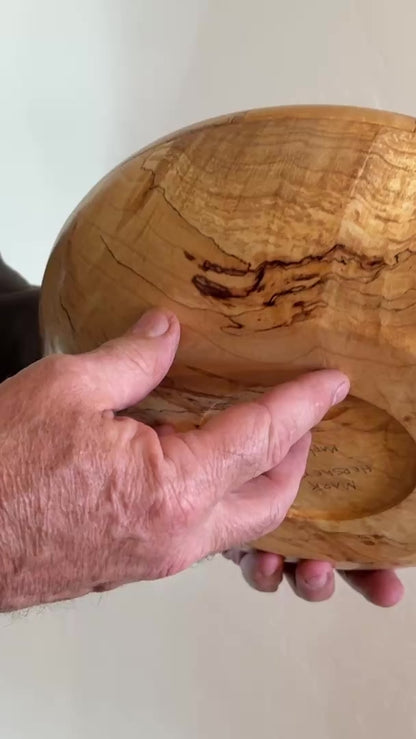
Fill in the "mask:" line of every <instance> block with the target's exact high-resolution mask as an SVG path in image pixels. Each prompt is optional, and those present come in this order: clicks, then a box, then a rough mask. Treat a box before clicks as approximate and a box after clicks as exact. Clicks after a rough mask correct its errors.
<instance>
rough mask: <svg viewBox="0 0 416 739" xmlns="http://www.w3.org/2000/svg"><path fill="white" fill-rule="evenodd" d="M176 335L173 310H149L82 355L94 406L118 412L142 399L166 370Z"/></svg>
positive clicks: (177, 336)
mask: <svg viewBox="0 0 416 739" xmlns="http://www.w3.org/2000/svg"><path fill="white" fill-rule="evenodd" d="M179 336H180V326H179V321H178V319H177V318H176V316H175V315H174V314H173V313H169V312H168V311H162V310H151V311H149V312H147V313H145V314H144V315H143V316H142V317H141V318H140V320H139V321H138V322H137V323H136V324H135V325H134V326H133V327H132V328H131V329H130V330H129V331H128V332H127V333H126V334H125V335H124V336H121V337H120V338H118V339H113V340H111V341H108V342H107V343H105V344H103V345H102V346H100V347H99V348H98V349H95V350H94V351H92V352H89V353H88V354H84V355H82V357H81V358H82V361H83V362H84V363H85V370H86V374H87V378H88V380H90V381H91V385H92V386H93V392H92V395H91V398H92V400H93V402H94V405H96V404H97V402H98V404H99V405H100V406H101V407H102V409H103V410H107V409H111V410H114V411H121V410H124V409H125V408H128V407H129V406H131V405H135V404H136V403H138V402H139V401H141V400H143V398H145V397H146V396H147V395H148V394H149V393H150V392H151V391H152V390H154V388H155V387H157V385H159V383H160V382H161V381H162V380H163V378H164V377H165V375H166V373H167V372H168V371H169V369H170V367H171V364H172V362H173V360H174V358H175V354H176V350H177V348H178V344H179ZM88 385H90V382H88Z"/></svg>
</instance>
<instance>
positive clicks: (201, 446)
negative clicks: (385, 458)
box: [0, 311, 348, 611]
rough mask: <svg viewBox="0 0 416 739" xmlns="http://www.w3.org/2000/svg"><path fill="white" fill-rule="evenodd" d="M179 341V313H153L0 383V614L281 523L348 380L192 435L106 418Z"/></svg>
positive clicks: (285, 389)
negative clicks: (313, 441) (113, 336)
mask: <svg viewBox="0 0 416 739" xmlns="http://www.w3.org/2000/svg"><path fill="white" fill-rule="evenodd" d="M178 341H179V324H178V321H177V319H176V318H175V317H174V316H173V315H171V314H165V313H160V312H156V311H152V312H150V313H149V314H146V315H145V316H144V317H143V318H142V320H141V321H140V322H139V323H138V324H137V325H136V326H135V327H134V328H133V329H132V330H131V331H130V332H128V333H127V334H126V335H125V336H124V337H122V338H120V339H117V340H113V341H110V342H109V343H107V344H105V345H103V346H102V347H100V348H99V349H97V350H96V351H94V352H91V353H89V354H84V355H78V356H64V355H62V356H52V357H48V358H46V359H43V360H41V361H39V362H37V363H36V364H33V365H32V366H30V367H28V368H27V369H25V370H24V371H23V372H21V373H19V374H18V375H16V376H15V377H13V378H11V379H9V380H7V381H6V382H4V383H3V384H1V385H0V417H1V418H2V419H3V427H2V428H1V431H0V440H1V448H2V464H1V469H0V532H1V535H0V610H3V611H4V610H12V609H17V608H22V607H27V606H30V605H33V604H37V603H43V602H47V601H53V600H62V599H67V598H72V597H75V596H79V595H82V594H85V593H88V592H90V591H93V590H105V589H109V588H112V587H116V586H117V585H120V584H123V583H126V582H130V581H137V580H147V579H156V578H161V577H165V576H168V575H172V574H174V573H177V572H179V571H180V570H183V569H185V568H186V567H188V566H189V565H191V564H192V563H194V562H196V561H198V560H199V559H201V558H203V557H204V556H206V555H208V554H210V553H216V552H221V551H223V550H224V549H228V548H231V547H235V546H238V545H239V543H240V542H242V541H250V540H253V539H254V538H257V537H258V536H260V535H263V534H265V533H266V532H268V531H271V530H272V529H274V528H276V527H277V526H278V525H279V523H280V522H281V521H282V520H283V518H284V516H285V514H286V512H287V510H288V509H289V507H290V505H291V504H292V502H293V500H294V498H295V496H296V493H297V490H298V486H299V483H300V480H301V477H302V475H303V473H304V469H305V464H306V458H307V454H308V450H309V443H310V435H309V430H310V429H311V428H312V427H313V426H315V424H317V423H318V422H319V421H320V420H321V418H322V417H323V416H324V415H325V414H326V412H327V411H328V409H329V408H330V406H331V405H333V404H334V403H336V402H339V401H340V400H342V398H343V397H344V396H345V395H346V393H347V390H348V382H347V380H346V378H345V377H344V376H343V375H342V374H341V373H339V372H336V371H329V370H326V371H322V372H315V373H310V374H308V375H306V376H304V377H303V378H300V379H299V380H296V381H294V382H291V383H287V384H285V385H282V386H280V387H278V388H276V389H274V390H272V391H271V392H269V393H267V394H266V395H264V396H263V397H261V398H259V399H258V400H257V402H253V403H249V404H244V405H240V406H236V407H233V408H230V409H228V410H227V411H225V412H223V413H222V414H220V415H218V416H217V417H215V418H213V419H211V420H210V421H208V422H207V423H206V425H205V426H204V427H203V428H201V429H199V430H197V431H192V432H189V433H173V434H169V435H163V434H160V435H158V434H157V432H156V431H155V430H153V429H151V428H150V427H148V426H146V425H144V424H143V423H139V422H137V421H135V420H133V419H131V418H128V417H123V416H119V415H116V413H117V412H118V411H122V410H123V409H126V408H128V407H130V406H132V405H134V404H136V403H138V402H139V401H140V400H141V399H143V398H144V397H145V396H146V395H147V394H148V393H149V392H151V390H152V389H153V388H154V387H155V386H157V385H158V384H159V383H160V381H161V380H162V378H163V376H164V375H165V374H166V372H167V371H168V369H169V367H170V364H171V362H172V361H173V358H174V355H175V352H176V349H177V345H178Z"/></svg>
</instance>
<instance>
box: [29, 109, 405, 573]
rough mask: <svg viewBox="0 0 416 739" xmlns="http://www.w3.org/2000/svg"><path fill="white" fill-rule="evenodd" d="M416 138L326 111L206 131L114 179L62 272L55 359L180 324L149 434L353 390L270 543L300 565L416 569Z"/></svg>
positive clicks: (105, 183) (49, 280)
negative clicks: (333, 383) (309, 375)
mask: <svg viewBox="0 0 416 739" xmlns="http://www.w3.org/2000/svg"><path fill="white" fill-rule="evenodd" d="M415 130H416V122H415V120H414V119H412V118H410V117H406V116H401V115H395V114H390V113H382V112H378V111H372V110H362V109H357V108H342V107H319V106H317V107H314V106H312V107H292V108H274V109H267V110H254V111H250V112H246V113H241V114H237V115H231V116H225V117H222V118H219V119H216V120H211V121H208V122H205V123H202V124H200V125H197V126H193V127H191V128H188V129H186V130H183V131H180V132H179V133H175V134H173V135H171V136H168V137H166V138H165V139H163V140H162V141H159V142H157V143H155V144H154V145H152V146H149V147H147V148H146V149H144V150H143V151H141V152H139V153H138V154H136V155H135V156H133V157H131V158H130V159H129V160H127V161H126V162H124V163H123V164H121V165H120V166H119V167H117V168H116V169H114V170H113V171H112V172H110V174H109V175H108V176H107V177H105V178H104V179H103V180H102V181H101V182H100V183H99V184H98V185H97V187H96V188H94V189H93V190H92V192H91V193H90V194H89V195H88V196H87V197H86V198H85V199H84V200H83V201H82V203H81V204H80V205H79V207H78V208H77V209H76V210H75V212H74V213H73V215H72V216H71V217H70V219H69V220H68V222H67V223H66V224H65V226H64V229H63V230H62V232H61V234H60V235H59V237H58V240H57V243H56V245H55V248H54V250H53V252H52V255H51V257H50V260H49V263H48V266H47V269H46V273H45V277H44V281H43V286H42V298H41V325H42V332H43V340H44V350H45V353H50V352H56V351H64V352H69V353H76V352H80V351H86V350H90V349H93V348H94V347H96V346H97V345H99V344H100V343H101V342H103V341H105V340H107V339H109V338H111V337H115V336H117V335H120V334H121V333H122V332H123V331H124V330H125V329H127V328H128V327H129V326H130V325H131V324H132V323H133V322H134V321H135V320H136V319H137V318H138V316H139V315H140V314H141V313H142V312H144V311H145V310H147V309H148V308H149V307H151V306H164V307H166V308H169V309H171V310H173V311H174V312H175V313H176V315H177V316H178V318H179V320H180V322H181V324H182V340H181V345H180V349H179V352H178V355H177V358H176V361H175V363H174V366H173V367H172V370H171V372H170V373H169V375H168V377H167V378H166V380H165V381H164V382H163V383H162V384H161V386H160V387H159V388H158V389H157V390H156V391H155V392H154V393H153V394H152V395H151V396H149V397H148V398H147V399H146V400H145V401H144V402H143V403H141V404H140V405H139V406H138V407H136V408H134V409H130V412H131V413H132V414H133V415H134V416H135V417H137V418H140V419H142V420H144V421H146V422H148V423H150V424H155V423H161V422H168V423H172V424H173V425H175V426H176V427H178V428H187V427H190V426H192V425H198V424H200V423H202V422H203V421H204V419H206V418H207V417H209V415H210V414H212V413H216V412H218V411H220V410H221V409H223V408H225V407H227V406H228V405H230V404H232V403H235V402H237V401H240V400H244V399H247V398H252V397H255V396H256V395H257V394H259V393H261V392H263V391H264V389H266V388H268V387H270V386H272V385H275V384H276V383H277V382H279V381H282V380H284V379H287V378H289V377H293V376H294V375H296V374H298V373H301V372H304V371H306V370H311V369H317V368H322V367H333V368H337V369H340V370H342V371H343V372H345V373H346V374H347V375H348V376H349V378H350V380H351V394H350V396H349V397H348V398H347V399H346V400H345V402H343V403H342V404H341V405H340V406H339V407H337V408H336V409H335V410H333V411H332V412H331V413H330V414H329V415H328V417H327V418H326V419H325V420H324V421H323V422H322V423H321V424H320V425H319V426H318V427H317V428H316V430H315V431H314V434H313V443H312V449H311V454H310V458H309V463H308V467H307V473H306V475H305V478H304V480H303V483H302V486H301V489H300V493H299V495H298V497H297V499H296V502H295V504H294V505H293V508H292V509H291V511H290V513H289V516H288V518H287V520H286V521H285V522H284V524H283V525H282V526H281V527H280V528H279V530H278V531H276V532H274V533H273V534H271V535H270V536H267V537H265V538H264V539H262V540H261V541H260V542H257V545H258V546H261V547H262V548H263V549H268V550H271V551H277V552H280V553H282V554H283V555H285V556H287V557H291V558H317V559H327V560H330V561H332V562H334V563H336V564H337V565H339V566H361V567H369V568H371V567H390V566H397V565H409V564H413V563H416V490H415V488H416V446H415V438H416V413H415V411H416V258H415V251H416V133H415Z"/></svg>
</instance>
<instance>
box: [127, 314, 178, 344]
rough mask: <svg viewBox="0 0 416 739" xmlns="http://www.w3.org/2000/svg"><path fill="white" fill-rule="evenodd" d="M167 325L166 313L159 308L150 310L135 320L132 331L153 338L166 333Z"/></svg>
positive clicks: (168, 322)
mask: <svg viewBox="0 0 416 739" xmlns="http://www.w3.org/2000/svg"><path fill="white" fill-rule="evenodd" d="M169 326H170V321H169V318H168V316H167V315H166V313H164V312H163V311H161V310H150V311H148V312H147V313H145V314H144V315H143V316H142V317H141V318H140V320H139V321H137V323H136V324H135V325H134V326H133V328H132V332H133V333H134V334H136V335H137V336H143V337H144V338H146V339H155V338H157V337H158V336H163V335H164V334H166V333H167V331H168V330H169Z"/></svg>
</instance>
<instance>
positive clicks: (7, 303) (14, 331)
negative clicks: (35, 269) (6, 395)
mask: <svg viewBox="0 0 416 739" xmlns="http://www.w3.org/2000/svg"><path fill="white" fill-rule="evenodd" d="M39 294H40V289H39V288H38V287H34V286H32V285H29V283H28V282H26V280H25V279H24V278H23V277H22V276H21V275H19V274H18V273H17V272H15V271H14V270H13V269H11V267H9V266H8V265H7V264H6V263H5V262H4V260H3V259H2V257H1V255H0V341H1V344H0V382H3V380H5V379H6V378H7V377H11V376H12V375H14V374H16V372H20V370H22V369H24V367H27V366H28V365H29V364H32V362H35V361H36V360H37V359H39V358H40V356H41V342H40V336H39V319H38V314H39Z"/></svg>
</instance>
